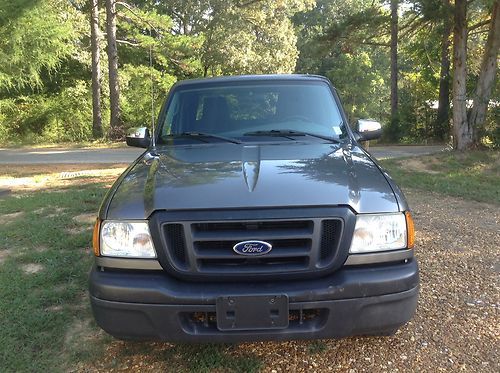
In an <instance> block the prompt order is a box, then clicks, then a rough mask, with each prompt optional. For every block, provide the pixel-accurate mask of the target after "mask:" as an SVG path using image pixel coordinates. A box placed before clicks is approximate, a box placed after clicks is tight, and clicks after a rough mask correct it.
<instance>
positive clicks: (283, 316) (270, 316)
mask: <svg viewBox="0 0 500 373" xmlns="http://www.w3.org/2000/svg"><path fill="white" fill-rule="evenodd" d="M216 315H217V328H218V329H219V330H221V331H228V330H259V329H285V328H287V327H288V296H287V295H285V294H280V295H244V296H222V297H218V298H217V300H216Z"/></svg>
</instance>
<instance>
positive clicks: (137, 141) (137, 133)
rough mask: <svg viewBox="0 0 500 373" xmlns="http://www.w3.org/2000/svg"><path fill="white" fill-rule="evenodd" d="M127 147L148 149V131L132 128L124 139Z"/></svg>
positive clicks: (142, 128)
mask: <svg viewBox="0 0 500 373" xmlns="http://www.w3.org/2000/svg"><path fill="white" fill-rule="evenodd" d="M126 140H127V145H128V146H135V147H137V148H148V147H149V144H150V142H151V136H150V135H149V129H148V128H147V127H139V128H133V129H132V130H131V131H130V132H129V133H128V135H127V137H126Z"/></svg>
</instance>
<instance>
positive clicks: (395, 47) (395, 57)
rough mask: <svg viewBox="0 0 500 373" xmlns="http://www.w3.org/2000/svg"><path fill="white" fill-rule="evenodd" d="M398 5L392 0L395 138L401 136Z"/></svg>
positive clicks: (392, 99)
mask: <svg viewBox="0 0 500 373" xmlns="http://www.w3.org/2000/svg"><path fill="white" fill-rule="evenodd" d="M398 5H399V0H391V127H392V134H391V135H392V137H393V140H395V139H397V138H398V137H399V133H398V132H399V116H398Z"/></svg>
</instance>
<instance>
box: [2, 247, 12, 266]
mask: <svg viewBox="0 0 500 373" xmlns="http://www.w3.org/2000/svg"><path fill="white" fill-rule="evenodd" d="M10 254H11V251H10V250H6V249H4V250H0V264H2V263H3V262H4V261H5V259H7V258H8V257H9V256H10Z"/></svg>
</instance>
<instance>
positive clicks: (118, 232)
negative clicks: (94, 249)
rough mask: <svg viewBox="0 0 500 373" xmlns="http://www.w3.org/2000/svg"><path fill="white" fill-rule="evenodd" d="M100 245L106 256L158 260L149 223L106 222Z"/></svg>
mask: <svg viewBox="0 0 500 373" xmlns="http://www.w3.org/2000/svg"><path fill="white" fill-rule="evenodd" d="M100 243H101V245H100V253H101V255H104V256H115V257H127V258H156V252H155V249H154V247H153V241H152V240H151V234H150V233H149V226H148V223H147V222H124V221H112V220H111V221H105V222H103V223H102V225H101V242H100Z"/></svg>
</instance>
